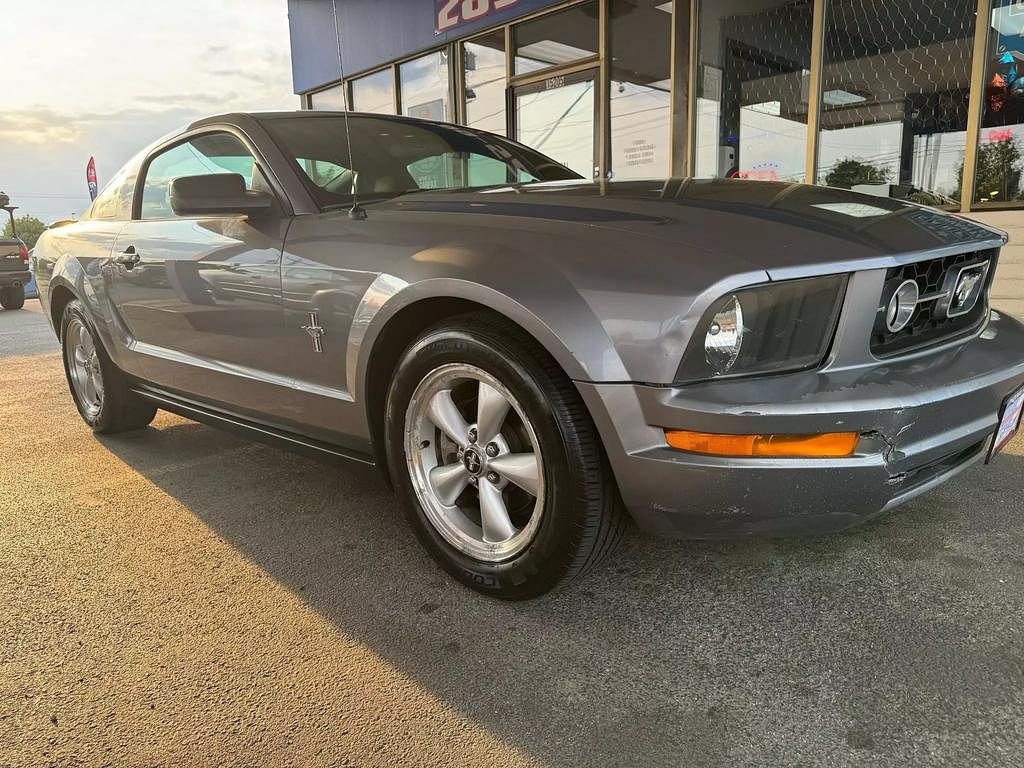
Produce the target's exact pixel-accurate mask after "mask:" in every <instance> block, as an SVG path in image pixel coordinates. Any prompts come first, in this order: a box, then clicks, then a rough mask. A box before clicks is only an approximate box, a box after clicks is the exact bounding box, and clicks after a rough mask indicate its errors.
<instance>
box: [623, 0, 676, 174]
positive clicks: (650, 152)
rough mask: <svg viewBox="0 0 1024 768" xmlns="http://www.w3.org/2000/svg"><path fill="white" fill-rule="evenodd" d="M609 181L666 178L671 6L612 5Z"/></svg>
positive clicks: (630, 0)
mask: <svg viewBox="0 0 1024 768" xmlns="http://www.w3.org/2000/svg"><path fill="white" fill-rule="evenodd" d="M610 15H611V52H612V68H611V103H610V105H609V106H610V110H611V129H612V133H611V151H612V157H611V177H612V178H613V179H643V178H652V177H659V176H660V177H664V176H667V175H669V173H670V170H671V169H670V168H669V158H670V148H671V141H672V137H671V131H670V127H669V126H670V121H671V81H670V77H671V50H672V3H671V2H665V1H664V0H612V2H611V14H610Z"/></svg>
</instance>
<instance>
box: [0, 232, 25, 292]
mask: <svg viewBox="0 0 1024 768" xmlns="http://www.w3.org/2000/svg"><path fill="white" fill-rule="evenodd" d="M30 278H31V275H30V274H29V269H28V249H27V248H26V247H25V244H24V243H23V242H22V241H21V240H20V239H19V238H17V237H0V307H3V308H4V309H21V308H22V307H23V306H24V304H25V286H26V285H27V284H28V282H29V280H30Z"/></svg>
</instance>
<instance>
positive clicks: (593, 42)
mask: <svg viewBox="0 0 1024 768" xmlns="http://www.w3.org/2000/svg"><path fill="white" fill-rule="evenodd" d="M599 17H600V6H599V5H598V3H597V0H590V2H586V3H581V4H580V5H577V6H574V7H572V8H569V9H568V10H565V11H559V12H558V13H551V14H548V15H547V16H541V17H540V18H537V19H534V20H532V21H526V22H523V23H522V24H518V25H516V26H515V27H513V29H512V35H513V39H514V40H515V51H516V58H515V70H516V74H517V75H522V74H524V73H526V72H535V71H537V70H538V69H546V68H548V67H552V66H556V65H559V64H568V63H570V62H573V61H579V60H580V59H586V58H589V57H591V56H597V36H598V18H599Z"/></svg>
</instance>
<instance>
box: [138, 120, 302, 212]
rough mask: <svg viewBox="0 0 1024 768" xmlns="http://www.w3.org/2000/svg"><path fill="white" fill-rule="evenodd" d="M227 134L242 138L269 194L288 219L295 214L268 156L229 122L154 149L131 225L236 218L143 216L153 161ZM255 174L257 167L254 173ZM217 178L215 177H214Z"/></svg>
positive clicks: (144, 169)
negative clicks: (195, 141) (195, 142)
mask: <svg viewBox="0 0 1024 768" xmlns="http://www.w3.org/2000/svg"><path fill="white" fill-rule="evenodd" d="M218 133H227V134H230V135H232V136H234V137H235V138H236V139H238V140H239V141H240V142H241V143H242V145H243V146H244V147H245V148H246V150H248V152H249V154H251V155H252V157H253V160H254V163H255V166H258V167H259V170H260V172H261V173H262V174H263V177H264V179H266V181H267V185H268V186H269V187H270V189H269V190H268V191H269V193H270V194H271V195H272V196H273V197H274V199H275V200H276V202H277V205H278V207H279V208H280V210H281V211H282V213H283V215H284V216H292V215H294V208H293V206H292V205H291V201H290V200H289V199H288V196H287V195H286V194H285V193H284V187H283V185H282V184H281V182H280V180H279V179H278V177H277V174H276V173H275V172H274V170H273V167H272V166H271V165H270V163H269V162H267V159H266V157H265V156H264V155H263V153H262V152H261V151H260V150H259V148H258V147H257V146H256V143H255V142H253V141H252V140H251V139H250V138H249V137H248V135H247V134H246V133H245V131H243V130H242V129H241V128H239V127H238V126H236V125H231V124H228V123H219V124H214V125H204V126H201V127H199V128H193V129H191V130H188V131H185V132H184V133H180V134H178V135H177V136H174V137H172V138H171V139H168V140H167V141H165V142H162V143H161V144H160V145H159V146H156V147H154V148H153V149H151V150H150V151H149V152H148V153H147V154H146V158H145V160H143V162H142V163H141V164H140V165H139V170H138V174H137V175H136V177H135V192H134V194H133V195H132V206H131V218H130V219H128V221H131V222H144V221H194V220H196V219H223V218H236V217H234V216H223V215H215V216H170V217H160V218H143V217H142V198H143V190H144V188H145V185H146V177H147V176H148V175H149V166H150V165H151V164H152V162H153V161H154V160H155V159H156V158H157V157H159V156H160V155H162V154H164V153H165V152H169V151H170V150H172V149H174V148H175V147H178V146H181V145H182V144H187V143H188V142H190V141H192V140H193V139H196V138H198V137H200V136H209V135H212V134H218ZM253 172H254V173H255V168H254V170H253ZM210 175H213V174H210Z"/></svg>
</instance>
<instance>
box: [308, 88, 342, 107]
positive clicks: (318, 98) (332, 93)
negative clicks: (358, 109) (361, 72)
mask: <svg viewBox="0 0 1024 768" xmlns="http://www.w3.org/2000/svg"><path fill="white" fill-rule="evenodd" d="M309 104H310V106H311V107H312V108H313V109H327V110H335V111H344V109H345V86H344V85H335V86H334V87H332V88H325V89H324V90H322V91H317V92H316V93H311V94H310V95H309Z"/></svg>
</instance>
